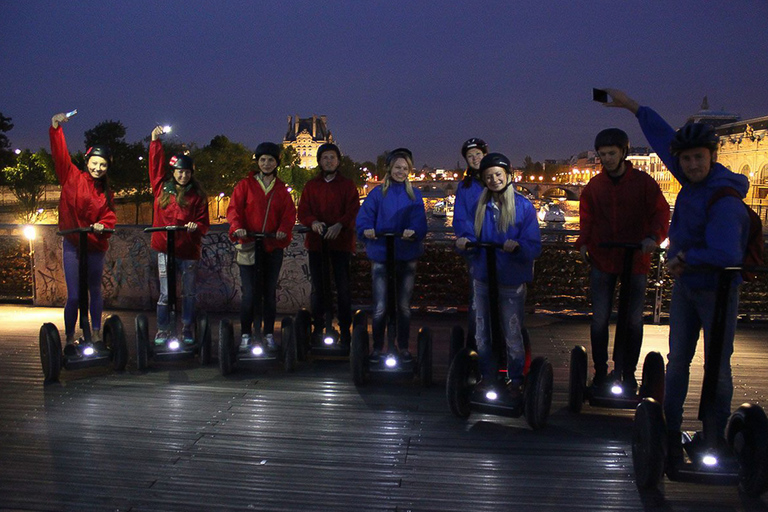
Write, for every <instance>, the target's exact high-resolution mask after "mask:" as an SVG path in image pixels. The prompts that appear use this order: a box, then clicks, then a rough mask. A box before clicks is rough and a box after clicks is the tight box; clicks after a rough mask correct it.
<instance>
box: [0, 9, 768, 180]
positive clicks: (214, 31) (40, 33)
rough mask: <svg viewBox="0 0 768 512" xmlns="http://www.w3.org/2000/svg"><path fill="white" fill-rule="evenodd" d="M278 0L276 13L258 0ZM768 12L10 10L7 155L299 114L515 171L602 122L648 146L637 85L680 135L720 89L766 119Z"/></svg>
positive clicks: (581, 140) (204, 135) (644, 100)
mask: <svg viewBox="0 0 768 512" xmlns="http://www.w3.org/2000/svg"><path fill="white" fill-rule="evenodd" d="M264 4H266V5H264ZM766 20H768V2H765V1H763V0H737V1H735V2H724V3H720V2H701V1H689V0H684V1H676V2H660V1H654V2H648V1H623V2H619V1H616V0H609V1H603V0H598V1H589V2H559V1H557V2H556V1H539V2H511V1H493V2H487V1H483V2H479V1H478V2H469V1H461V2H459V1H443V2H438V1H433V2H429V1H422V0H416V1H411V2H384V1H367V0H348V1H341V2H314V1H313V2H310V1H308V0H302V1H295V2H253V1H221V2H201V1H196V0H195V1H157V0H155V1H151V2H149V1H144V0H132V1H129V2H104V1H91V0H88V1H78V2H61V1H50V2H42V1H37V0H27V1H24V2H4V3H3V6H2V20H0V33H1V34H2V51H1V52H0V66H1V67H0V69H2V80H0V98H1V99H2V101H1V102H0V112H2V113H3V114H4V115H5V116H6V117H11V118H12V119H13V123H14V125H15V128H14V129H13V130H11V131H10V132H9V133H8V137H9V138H10V140H11V143H12V145H13V148H16V147H20V148H27V147H28V148H30V149H33V150H36V149H37V148H39V147H47V146H48V136H47V127H48V125H49V122H50V117H51V115H53V114H54V113H57V112H62V111H68V110H71V109H74V108H77V109H78V110H79V115H78V116H77V117H75V118H74V119H73V120H72V121H71V122H70V123H69V124H68V125H67V126H66V131H67V134H68V135H69V139H70V149H71V150H72V151H75V150H78V149H82V147H81V146H82V144H83V142H82V139H83V137H82V134H83V132H84V131H85V130H87V129H90V128H92V127H93V126H94V125H96V124H97V123H99V122H100V121H103V120H106V119H113V120H120V121H122V122H123V124H124V125H125V126H126V127H127V128H128V134H127V137H126V138H127V139H128V140H129V141H136V140H139V139H141V138H143V137H145V136H147V135H149V133H150V131H151V130H152V128H153V126H154V125H155V123H156V122H160V123H168V124H172V125H173V126H174V131H175V133H176V134H177V135H178V136H179V137H180V138H181V140H182V141H185V142H196V143H197V144H199V145H204V144H206V143H208V142H209V141H210V139H211V138H212V137H214V136H215V135H217V134H224V135H226V136H228V137H229V138H230V139H232V140H234V141H237V142H242V143H244V144H245V145H247V146H249V147H255V145H256V144H257V143H259V142H261V141H263V140H272V141H275V142H279V141H281V140H282V137H283V135H284V133H285V131H286V127H287V116H288V115H295V114H298V115H299V116H301V117H311V116H312V114H317V115H322V114H324V115H327V116H328V124H329V127H330V129H331V131H332V132H333V133H334V136H335V137H336V138H337V140H338V142H339V145H340V146H341V149H342V151H343V152H345V153H346V154H349V155H350V156H351V157H352V158H353V159H354V160H357V161H363V160H369V159H375V157H376V155H378V154H380V153H382V152H383V151H384V150H386V149H392V148H394V147H397V146H407V147H410V148H411V149H412V150H413V152H414V156H415V160H416V161H415V164H416V166H417V167H420V166H421V165H423V164H428V165H432V166H453V165H455V163H456V162H457V160H459V159H460V158H461V157H460V153H459V147H460V145H461V143H462V142H463V141H464V140H465V139H467V138H468V137H473V136H477V137H482V138H484V139H485V140H486V141H488V143H489V144H490V146H491V150H493V151H500V152H503V153H505V154H507V156H509V157H510V158H511V159H512V161H513V162H514V163H515V164H516V165H521V164H522V161H523V158H524V157H525V155H530V156H532V157H533V159H534V160H543V159H545V158H567V157H569V156H570V155H572V154H574V153H577V152H579V151H583V150H586V149H590V148H591V145H592V141H593V140H594V135H595V134H596V133H597V132H598V131H599V130H600V129H602V128H604V127H607V126H618V127H621V128H624V129H626V130H627V131H628V132H629V134H630V137H631V139H632V143H633V144H634V145H644V144H645V140H644V139H643V138H642V136H641V134H640V131H639V129H638V128H637V125H636V123H635V121H634V120H633V119H632V117H631V116H630V115H629V114H628V113H627V112H625V111H619V110H614V109H605V108H602V107H600V106H599V105H597V104H595V103H593V102H592V101H591V88H592V87H593V86H598V87H599V86H603V87H609V86H614V87H617V88H621V89H624V90H626V91H627V92H628V93H629V94H630V95H631V96H633V97H635V98H636V99H637V100H638V101H640V103H641V104H650V105H651V106H653V107H654V108H656V110H658V111H659V112H660V113H661V114H662V115H663V116H665V118H667V120H668V121H669V122H670V123H671V124H672V125H675V126H677V125H680V124H682V123H683V122H684V121H685V119H686V117H688V116H689V115H690V114H692V113H694V112H696V111H698V110H699V106H700V104H701V100H702V98H703V97H704V96H705V95H708V97H709V103H710V107H711V108H713V109H721V108H724V109H725V110H728V111H731V112H736V113H738V114H740V115H741V116H742V118H750V117H758V116H765V115H768V88H767V87H766V86H767V85H768V73H767V72H768V50H766V46H765V43H766V41H767V40H768V39H766V35H765V22H766Z"/></svg>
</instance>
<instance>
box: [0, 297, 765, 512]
mask: <svg viewBox="0 0 768 512" xmlns="http://www.w3.org/2000/svg"><path fill="white" fill-rule="evenodd" d="M120 315H121V317H122V318H123V321H124V323H125V326H126V329H127V331H128V335H129V340H131V352H132V353H133V346H132V343H133V341H132V340H133V317H134V315H135V313H133V312H121V313H120ZM61 316H62V314H61V310H60V309H47V308H31V307H19V306H0V510H25V511H26V510H45V511H91V510H98V511H140V510H141V511H188V510H205V511H208V510H210V511H224V510H339V511H360V510H388V511H394V510H397V511H404V510H414V511H415V510H419V511H427V510H430V511H466V510H472V511H499V510H523V511H525V510H536V511H544V510H552V511H560V510H564V511H582V510H583V511H594V510H606V511H615V510H663V511H718V512H721V511H737V510H768V507H766V506H765V504H764V502H763V501H749V500H746V498H742V497H741V496H740V495H739V493H738V492H737V490H736V489H735V488H731V487H722V486H703V485H692V484H679V483H672V482H669V481H667V482H666V483H665V484H664V488H663V492H660V493H649V494H641V493H639V492H638V490H637V488H636V487H635V484H634V479H633V478H634V477H633V470H632V460H631V450H630V433H631V418H632V412H631V411H617V410H613V411H610V410H604V409H595V408H590V407H589V406H585V408H584V410H583V412H582V414H580V415H572V414H569V413H568V412H567V411H566V409H565V406H566V402H567V375H568V368H567V364H568V355H569V351H570V349H571V347H572V346H573V345H574V344H576V343H580V344H584V343H585V342H586V340H587V338H588V332H589V326H588V324H587V323H585V322H583V321H572V320H562V319H557V318H552V317H532V318H531V319H530V320H529V330H530V332H531V336H532V339H533V343H534V350H535V352H536V354H537V355H538V354H543V355H546V356H548V357H549V358H550V360H551V361H552V362H553V364H554V368H555V394H554V400H553V407H552V416H551V417H550V422H549V425H548V426H547V428H546V429H544V430H543V431H541V432H533V431H531V430H530V429H529V428H528V427H527V425H526V423H525V421H524V419H523V418H520V419H505V418H500V417H496V416H489V415H481V414H473V415H472V416H471V417H470V419H469V420H468V421H460V420H457V419H456V418H454V417H453V416H452V415H451V414H450V412H449V411H448V408H447V405H446V400H445V391H444V386H443V384H442V379H443V378H444V375H445V372H446V363H447V361H446V359H447V356H446V351H447V349H446V345H447V339H448V335H449V329H450V327H451V325H452V324H453V323H454V319H452V318H451V317H448V316H430V317H414V324H413V329H414V332H415V330H416V328H418V327H419V326H420V325H422V324H424V323H426V324H429V325H430V326H431V327H432V328H433V331H434V332H435V340H436V347H435V359H436V368H435V372H436V378H437V380H438V382H437V383H436V384H435V385H434V386H433V387H432V388H430V389H422V388H421V387H420V386H419V385H417V384H416V383H411V382H405V383H403V382H399V383H398V382H383V383H382V382H379V383H373V384H371V385H369V386H368V387H366V388H361V389H356V388H355V386H354V385H353V384H352V382H351V378H350V376H349V371H348V365H347V364H346V363H345V362H340V361H309V362H306V363H301V364H300V365H299V368H298V369H297V371H296V372H295V373H294V374H286V373H284V372H283V371H282V370H279V369H277V368H272V369H269V370H262V371H247V370H246V371H239V372H237V373H236V374H234V375H233V376H231V377H229V378H224V377H222V376H221V375H220V374H219V372H218V368H217V367H216V366H211V367H207V368H201V367H199V366H198V364H197V363H196V362H192V361H190V362H181V363H170V364H162V365H161V364H158V363H154V362H153V363H152V365H153V367H152V369H151V370H150V371H149V372H147V373H145V374H140V373H138V372H137V371H135V362H134V361H133V360H132V361H131V362H130V363H129V367H128V371H126V372H124V373H122V374H116V373H112V372H111V371H109V370H107V369H103V368H98V369H90V370H83V371H76V372H74V371H73V372H67V371H62V378H61V383H60V384H55V385H48V386H43V384H42V380H43V379H42V371H41V368H40V362H39V354H38V347H37V333H38V329H39V327H40V325H41V324H42V322H44V321H54V322H56V323H57V325H61ZM215 324H216V325H217V322H216V323H215ZM667 331H668V328H667V327H666V326H646V336H645V339H646V341H645V345H644V349H643V353H645V352H646V351H648V350H654V349H655V350H661V351H662V353H666V350H665V346H666V336H667ZM213 332H214V333H216V332H217V329H215V328H214V329H213ZM766 334H768V326H765V325H758V326H750V325H747V326H742V327H741V329H740V330H739V334H738V339H737V348H736V352H737V354H736V356H735V358H734V374H735V386H736V393H735V395H736V397H735V398H734V405H738V404H739V403H741V402H742V401H745V400H756V401H759V402H760V403H764V401H765V390H766V389H768V366H767V365H766V363H767V362H768V361H766V358H767V357H768V356H766V354H768V345H766V343H765V340H766ZM215 338H216V335H215V334H214V342H215ZM413 339H415V336H414V337H413ZM696 361H697V363H696V364H695V365H694V366H695V368H694V370H695V377H696V379H700V376H701V371H700V366H701V357H700V355H697V360H696ZM694 382H695V383H694V384H692V386H691V392H690V395H689V402H688V406H687V410H686V418H687V419H689V420H690V419H693V418H694V417H695V412H696V403H697V400H698V395H699V388H700V385H699V384H698V382H700V381H699V380H696V381H694ZM688 426H689V427H694V426H695V423H692V422H690V423H689V425H688Z"/></svg>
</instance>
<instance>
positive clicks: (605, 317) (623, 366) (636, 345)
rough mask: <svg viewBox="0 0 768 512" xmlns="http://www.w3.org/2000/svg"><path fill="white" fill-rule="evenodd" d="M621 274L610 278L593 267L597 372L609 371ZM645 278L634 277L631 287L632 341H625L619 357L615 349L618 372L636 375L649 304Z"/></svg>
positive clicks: (592, 330)
mask: <svg viewBox="0 0 768 512" xmlns="http://www.w3.org/2000/svg"><path fill="white" fill-rule="evenodd" d="M617 278H618V275H617V274H609V273H607V272H603V271H601V270H598V269H597V268H596V267H592V271H591V273H590V276H589V291H590V295H591V298H592V324H591V326H590V338H591V340H592V361H593V362H594V363H595V370H596V371H606V370H607V369H608V322H609V321H610V318H611V310H612V309H613V296H614V293H615V290H616V281H617ZM646 283H647V277H646V275H645V274H632V278H631V279H630V286H629V311H628V316H629V318H628V319H627V322H628V324H629V325H628V327H627V330H628V331H629V335H628V339H627V340H624V343H627V344H628V345H627V346H625V351H624V352H623V353H616V351H615V349H614V358H613V359H614V361H613V363H614V367H615V368H614V369H615V370H616V371H617V372H619V373H620V372H624V373H627V374H629V373H635V369H637V360H638V358H639V357H640V349H641V347H642V344H643V306H644V304H645V287H646Z"/></svg>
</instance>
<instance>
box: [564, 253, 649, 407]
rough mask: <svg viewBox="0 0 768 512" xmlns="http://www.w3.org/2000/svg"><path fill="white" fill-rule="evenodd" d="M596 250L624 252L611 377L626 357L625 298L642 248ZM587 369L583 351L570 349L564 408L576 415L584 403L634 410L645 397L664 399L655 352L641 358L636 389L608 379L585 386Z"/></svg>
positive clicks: (627, 307)
mask: <svg viewBox="0 0 768 512" xmlns="http://www.w3.org/2000/svg"><path fill="white" fill-rule="evenodd" d="M600 247H605V248H621V249H624V263H623V266H622V271H621V286H620V288H619V308H618V317H617V320H616V332H615V338H614V342H613V361H614V362H615V363H616V367H617V368H616V369H615V370H616V371H615V374H618V373H619V371H618V370H619V369H620V368H619V367H620V366H621V365H623V364H624V361H626V360H627V359H628V358H629V357H630V354H629V352H630V345H629V298H630V291H631V290H630V287H631V285H630V281H631V279H632V262H633V259H634V254H635V251H638V250H640V249H642V247H643V246H642V245H640V244H633V243H619V242H606V243H602V244H600ZM587 366H588V361H587V350H586V349H585V348H584V347H583V346H581V345H577V346H575V347H573V350H571V366H570V375H569V388H568V409H569V410H570V411H571V412H573V413H577V414H578V413H579V412H580V411H581V406H582V404H583V403H584V402H585V401H586V402H589V404H590V405H592V406H596V407H607V408H613V409H634V408H635V407H637V405H638V404H639V403H640V402H641V401H642V400H643V398H646V397H651V398H654V399H656V400H657V401H658V402H662V401H663V400H664V358H663V357H662V355H661V354H660V353H659V352H649V353H648V355H646V356H645V361H644V363H643V376H642V380H641V384H640V387H639V388H638V389H633V388H631V387H629V386H625V385H623V383H622V382H621V381H620V380H617V379H610V378H607V379H606V380H605V382H604V383H602V384H601V385H596V384H594V383H592V384H590V385H587Z"/></svg>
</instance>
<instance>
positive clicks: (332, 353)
mask: <svg viewBox="0 0 768 512" xmlns="http://www.w3.org/2000/svg"><path fill="white" fill-rule="evenodd" d="M310 231H312V229H311V228H308V227H304V226H302V227H300V228H299V229H298V232H299V233H305V234H306V233H309V232H310ZM320 262H321V268H322V277H321V279H322V280H323V308H324V311H325V313H324V318H325V323H324V325H323V329H322V331H316V332H315V333H314V334H313V333H312V313H310V312H309V311H308V310H307V309H306V308H301V309H300V310H299V312H298V313H297V314H296V320H295V322H294V326H295V332H296V351H297V357H298V360H299V361H304V360H305V359H306V358H307V356H308V355H309V354H312V355H313V356H316V357H320V358H329V359H336V358H346V357H349V349H350V347H349V343H348V342H344V340H342V339H341V334H340V333H339V330H337V329H335V328H334V327H333V292H332V290H331V251H330V249H329V248H328V240H326V239H325V237H322V240H321V248H320ZM361 321H363V322H365V313H363V312H362V311H358V312H356V313H355V316H354V321H353V330H354V326H356V325H357V324H358V323H359V322H361Z"/></svg>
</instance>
